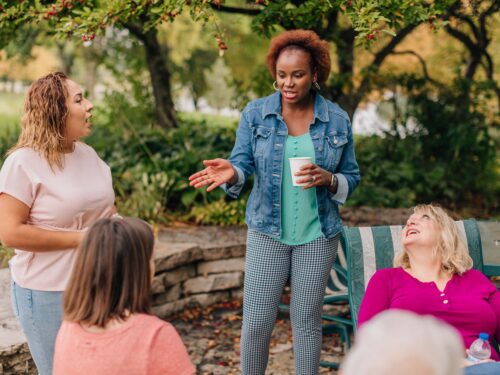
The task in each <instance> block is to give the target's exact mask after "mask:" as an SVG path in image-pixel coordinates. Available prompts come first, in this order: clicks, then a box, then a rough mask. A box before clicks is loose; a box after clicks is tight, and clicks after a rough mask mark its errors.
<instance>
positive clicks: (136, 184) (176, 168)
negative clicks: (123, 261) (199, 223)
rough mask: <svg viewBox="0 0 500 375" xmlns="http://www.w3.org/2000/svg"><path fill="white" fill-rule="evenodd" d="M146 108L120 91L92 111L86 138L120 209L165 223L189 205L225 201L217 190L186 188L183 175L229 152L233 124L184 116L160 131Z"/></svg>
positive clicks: (131, 214)
mask: <svg viewBox="0 0 500 375" xmlns="http://www.w3.org/2000/svg"><path fill="white" fill-rule="evenodd" d="M148 108H149V107H148V106H147V105H146V104H145V103H136V104H135V105H134V104H131V103H130V102H129V100H128V99H127V98H126V97H125V96H124V95H122V94H119V93H114V94H113V95H110V96H108V97H107V98H106V104H105V105H104V106H101V107H99V108H96V110H95V112H96V113H95V120H94V122H95V123H96V124H99V126H97V127H96V130H95V132H94V133H93V134H92V135H91V136H90V137H89V138H88V139H87V142H88V143H89V144H90V145H92V146H93V147H94V148H95V149H96V151H97V152H98V154H99V155H100V156H101V157H102V158H103V159H104V160H105V161H106V162H107V163H108V164H109V166H110V167H111V170H112V173H113V183H114V189H115V193H116V196H117V205H118V209H119V211H120V213H122V214H124V215H130V216H139V217H142V218H144V219H146V220H149V221H156V222H158V221H159V222H166V221H168V220H169V219H172V218H175V217H179V216H182V215H185V214H186V213H187V212H189V211H190V210H191V208H192V207H193V205H205V204H208V203H210V202H214V201H218V200H220V199H228V200H229V199H230V198H226V196H225V193H224V192H223V191H222V190H221V189H216V190H215V191H213V192H211V193H210V194H207V193H206V191H205V189H194V188H192V187H190V186H189V181H188V177H189V176H190V175H191V174H193V173H194V172H196V171H198V170H200V169H202V168H203V164H202V161H203V160H204V159H211V158H216V157H222V158H226V157H228V156H229V154H230V152H231V149H232V147H233V144H234V141H235V130H236V122H235V121H233V122H232V123H228V122H227V120H226V121H221V122H219V120H220V118H219V117H215V116H214V117H211V120H212V122H208V121H206V120H204V119H197V118H196V116H189V115H184V116H180V118H179V125H178V127H177V128H174V129H168V130H165V129H162V128H159V127H157V126H154V125H153V124H152V121H153V117H152V116H151V113H149V112H148V111H149V109H148ZM141 119H142V120H141ZM144 119H146V121H144ZM149 121H150V122H149Z"/></svg>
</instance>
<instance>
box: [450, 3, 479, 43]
mask: <svg viewBox="0 0 500 375" xmlns="http://www.w3.org/2000/svg"><path fill="white" fill-rule="evenodd" d="M450 14H451V15H452V16H453V17H455V18H457V19H459V20H461V21H464V22H465V23H466V24H467V25H469V27H470V29H471V30H472V33H473V34H474V36H475V37H476V39H479V30H478V29H477V26H476V25H475V24H474V21H472V19H471V18H470V17H467V16H466V15H465V14H461V13H458V12H456V11H455V10H454V9H452V10H451V11H450Z"/></svg>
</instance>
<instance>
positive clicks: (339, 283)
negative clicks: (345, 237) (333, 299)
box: [325, 241, 347, 295]
mask: <svg viewBox="0 0 500 375" xmlns="http://www.w3.org/2000/svg"><path fill="white" fill-rule="evenodd" d="M325 294H326V295H338V294H344V295H345V294H347V258H346V252H345V247H344V246H343V244H342V241H340V242H339V247H338V248H337V256H336V257H335V262H334V263H333V265H332V269H331V270H330V277H329V278H328V283H327V284H326V290H325Z"/></svg>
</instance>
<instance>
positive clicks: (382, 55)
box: [354, 25, 417, 103]
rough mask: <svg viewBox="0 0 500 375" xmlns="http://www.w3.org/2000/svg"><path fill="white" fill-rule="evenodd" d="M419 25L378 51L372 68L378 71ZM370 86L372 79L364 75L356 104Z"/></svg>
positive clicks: (407, 29) (410, 27)
mask: <svg viewBox="0 0 500 375" xmlns="http://www.w3.org/2000/svg"><path fill="white" fill-rule="evenodd" d="M416 27H417V25H408V26H406V27H404V28H402V29H401V30H399V32H398V33H397V34H396V36H395V37H393V38H392V39H391V41H390V42H389V43H387V44H386V45H385V46H384V47H383V48H382V49H381V50H380V51H378V52H377V53H376V54H375V57H374V59H373V62H372V63H371V64H370V66H373V67H374V68H375V69H374V70H375V71H377V70H378V69H379V68H380V65H382V63H383V62H384V60H385V59H386V57H387V56H389V55H390V54H391V53H392V52H393V51H394V48H396V46H397V45H398V44H399V43H401V42H402V41H403V39H404V38H405V37H406V36H407V35H408V34H410V33H411V32H412V31H413V30H414V29H415V28H416ZM369 84H370V78H369V76H368V75H366V74H365V75H364V76H363V79H362V80H361V84H360V85H359V87H358V89H357V90H356V94H355V99H354V101H355V102H358V103H359V101H361V98H362V97H363V96H364V94H365V92H366V90H367V89H368V86H369Z"/></svg>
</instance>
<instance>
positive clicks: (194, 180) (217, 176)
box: [189, 159, 236, 191]
mask: <svg viewBox="0 0 500 375" xmlns="http://www.w3.org/2000/svg"><path fill="white" fill-rule="evenodd" d="M203 164H204V165H205V166H206V168H205V169H203V170H202V171H199V172H196V173H195V174H193V175H191V176H189V185H191V186H193V187H195V188H200V187H203V186H207V185H209V186H208V188H207V191H212V190H214V189H215V188H216V187H219V186H220V185H222V184H224V183H227V182H230V181H232V180H234V179H235V177H236V172H235V170H234V168H233V166H232V165H231V163H230V162H229V161H227V160H226V159H212V160H203Z"/></svg>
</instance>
